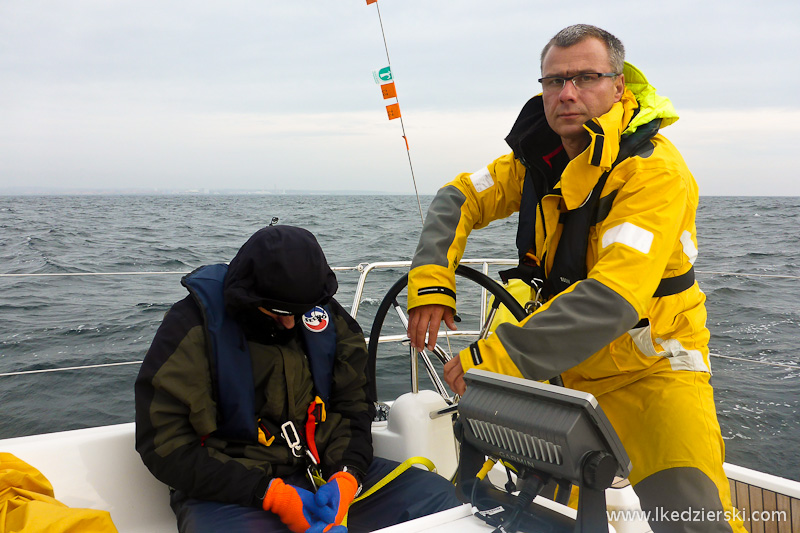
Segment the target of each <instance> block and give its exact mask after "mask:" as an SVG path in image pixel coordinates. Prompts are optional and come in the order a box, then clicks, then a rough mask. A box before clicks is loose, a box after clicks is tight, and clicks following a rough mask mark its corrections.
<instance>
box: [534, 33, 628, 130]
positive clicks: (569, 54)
mask: <svg viewBox="0 0 800 533" xmlns="http://www.w3.org/2000/svg"><path fill="white" fill-rule="evenodd" d="M588 72H601V73H603V72H612V67H611V62H610V61H609V58H608V50H607V49H606V46H605V44H603V42H602V41H600V40H599V39H595V38H594V37H590V38H587V39H584V40H583V41H581V42H579V43H578V44H575V45H573V46H569V47H567V48H561V47H558V46H553V47H551V48H550V50H548V51H547V55H545V57H544V61H543V62H542V77H543V78H544V77H548V76H563V77H569V76H574V75H575V74H581V73H588ZM624 92H625V81H624V79H623V77H622V76H617V77H616V78H600V79H599V80H598V81H597V83H595V84H594V85H593V86H591V87H588V88H584V89H576V88H575V85H573V84H572V82H571V81H567V82H566V83H565V84H564V88H563V89H561V90H560V91H544V93H543V94H542V98H543V99H544V114H545V117H546V118H547V123H548V124H549V125H550V128H552V129H553V131H555V132H556V133H557V134H558V135H560V136H561V139H562V141H563V142H564V143H565V144H567V143H588V139H589V134H588V133H587V132H586V130H584V129H583V124H584V123H585V122H587V121H589V120H591V119H593V118H595V117H599V116H601V115H604V114H605V113H607V112H608V111H609V110H610V109H611V106H612V105H613V104H614V103H615V102H619V100H620V98H621V97H622V94H623V93H624Z"/></svg>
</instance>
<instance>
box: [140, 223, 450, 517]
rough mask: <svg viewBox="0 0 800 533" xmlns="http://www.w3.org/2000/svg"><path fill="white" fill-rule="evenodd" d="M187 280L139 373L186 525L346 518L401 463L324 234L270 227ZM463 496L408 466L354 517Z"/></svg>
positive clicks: (148, 456) (431, 506) (410, 510)
mask: <svg viewBox="0 0 800 533" xmlns="http://www.w3.org/2000/svg"><path fill="white" fill-rule="evenodd" d="M182 283H183V285H184V286H186V287H187V289H189V292H190V295H189V296H187V297H186V298H184V299H183V300H181V301H179V302H177V303H176V304H175V305H173V306H172V308H171V309H170V311H169V312H168V313H167V314H166V316H165V318H164V321H163V323H162V324H161V327H160V328H159V329H158V332H157V333H156V336H155V338H154V339H153V343H152V345H151V346H150V350H149V351H148V352H147V356H146V357H145V360H144V362H143V364H142V367H141V370H140V372H139V376H138V378H137V380H136V449H137V451H138V452H139V454H140V455H141V457H142V460H143V461H144V463H145V465H147V467H148V468H149V469H150V471H151V472H152V473H153V475H154V476H155V477H157V478H158V479H159V480H161V481H162V482H164V483H166V484H167V485H169V486H170V487H171V488H172V489H173V491H172V495H171V505H172V508H173V510H174V511H175V514H176V516H177V519H178V528H179V530H180V531H186V532H200V531H208V532H219V531H224V532H226V533H231V532H233V531H259V532H260V533H266V532H271V531H276V532H277V531H283V532H285V531H287V529H288V530H291V531H295V532H305V531H310V532H312V533H317V532H321V531H323V530H324V531H331V532H333V533H336V532H337V531H338V532H342V531H345V528H344V526H342V525H341V523H342V520H343V518H344V516H345V513H347V511H348V508H349V506H350V504H351V502H352V501H353V499H354V497H355V496H356V494H357V493H358V492H359V491H360V490H361V488H362V485H363V487H364V488H366V489H368V488H369V487H370V486H371V485H373V484H375V483H376V482H378V481H379V480H380V479H382V478H383V477H384V476H385V475H386V474H388V473H389V472H390V471H391V470H392V469H393V468H394V467H395V466H397V463H394V462H392V461H388V460H385V459H381V458H377V457H376V458H373V454H372V438H371V433H370V428H371V423H372V419H373V416H374V404H373V400H374V398H370V397H369V382H368V381H369V380H368V377H367V373H366V369H367V350H366V346H365V343H364V335H363V334H362V332H361V329H360V328H359V326H358V324H357V323H356V322H355V320H353V318H352V317H351V316H350V315H349V314H348V313H347V312H346V311H345V310H344V309H343V308H342V306H341V305H339V303H338V302H337V301H336V300H334V299H333V294H334V293H335V292H336V289H337V287H338V284H337V281H336V276H335V275H334V273H333V271H331V269H330V268H329V267H328V264H327V261H326V260H325V256H324V254H323V252H322V249H321V248H320V246H319V244H318V243H317V241H316V239H315V238H314V236H313V235H312V234H311V233H309V232H308V231H306V230H304V229H301V228H295V227H290V226H269V227H265V228H263V229H261V230H259V231H258V232H256V233H255V234H254V235H253V236H252V237H251V238H250V239H249V240H248V241H247V242H246V243H245V244H244V246H242V248H241V249H240V250H239V252H238V253H237V254H236V257H235V258H234V259H233V260H232V261H231V263H230V265H229V266H226V265H224V264H219V265H209V266H206V267H201V268H199V269H197V270H195V271H194V272H192V273H191V274H189V275H187V276H185V277H184V278H183V280H182ZM312 478H314V479H315V480H316V482H315V483H312V481H311V479H312ZM326 480H327V482H326ZM317 485H321V486H319V488H318V489H317V488H316V486H317ZM456 505H459V501H458V500H457V499H456V497H455V493H454V490H453V487H452V485H451V484H450V483H449V482H448V481H447V480H445V479H444V478H442V477H440V476H438V475H436V474H433V473H430V472H425V471H423V470H419V469H416V468H411V469H410V470H408V471H406V472H405V473H403V474H402V475H401V476H400V477H399V478H397V479H395V480H394V481H392V482H391V483H389V484H388V485H386V486H385V487H384V488H382V489H380V490H379V491H378V492H376V493H375V494H373V495H371V496H370V497H369V498H367V499H365V500H363V501H362V502H358V503H356V504H354V505H353V507H352V509H350V514H349V516H348V520H347V522H348V527H349V528H350V530H351V531H372V530H374V529H378V528H381V527H386V526H389V525H392V524H395V523H398V522H402V521H405V520H409V519H412V518H416V517H419V516H424V515H426V514H430V513H434V512H437V511H440V510H444V509H447V508H450V507H454V506H456Z"/></svg>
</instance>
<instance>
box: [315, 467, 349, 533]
mask: <svg viewBox="0 0 800 533" xmlns="http://www.w3.org/2000/svg"><path fill="white" fill-rule="evenodd" d="M356 492H358V481H356V478H355V477H354V476H353V475H352V474H350V473H348V472H336V473H335V474H334V475H332V476H331V477H330V479H329V480H328V482H327V483H326V484H324V485H322V486H321V487H320V488H319V489H318V490H317V493H316V494H315V495H314V499H315V501H316V505H317V513H318V515H319V517H320V518H321V519H322V520H324V521H325V522H327V524H328V525H327V527H325V528H324V529H323V530H322V531H324V532H328V533H336V532H337V531H340V530H344V531H346V529H344V527H343V526H341V525H340V524H341V523H342V520H344V516H345V515H346V514H347V510H348V509H349V508H350V504H351V503H353V498H355V497H356ZM340 528H341V529H340Z"/></svg>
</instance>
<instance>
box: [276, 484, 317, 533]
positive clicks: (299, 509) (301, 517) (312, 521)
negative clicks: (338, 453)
mask: <svg viewBox="0 0 800 533" xmlns="http://www.w3.org/2000/svg"><path fill="white" fill-rule="evenodd" d="M263 507H264V510H265V511H271V512H273V513H275V514H276V515H278V518H280V519H281V522H283V523H284V524H286V525H287V526H288V527H289V529H291V530H292V531H294V532H295V533H305V532H306V531H308V530H309V529H311V527H312V526H316V527H315V528H314V529H315V530H321V529H322V528H323V527H324V525H325V523H324V522H321V521H320V519H319V518H318V517H317V504H316V503H315V501H314V495H313V494H312V493H311V492H309V491H307V490H305V489H301V488H300V487H295V486H294V485H287V484H286V483H284V482H283V480H282V479H281V478H278V477H276V478H275V479H273V480H272V481H270V483H269V488H268V489H267V493H266V494H265V495H264V502H263Z"/></svg>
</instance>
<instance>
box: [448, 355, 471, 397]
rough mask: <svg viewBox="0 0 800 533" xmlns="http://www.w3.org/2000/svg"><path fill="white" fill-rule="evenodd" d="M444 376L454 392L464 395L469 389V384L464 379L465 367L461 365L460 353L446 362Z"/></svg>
mask: <svg viewBox="0 0 800 533" xmlns="http://www.w3.org/2000/svg"><path fill="white" fill-rule="evenodd" d="M442 376H443V377H444V381H445V383H447V385H448V386H449V387H450V389H451V390H452V391H453V392H455V393H456V394H458V395H461V396H463V395H464V392H465V391H466V390H467V384H466V382H465V381H464V368H463V367H462V366H461V357H460V354H456V355H455V357H453V358H452V359H450V360H449V361H448V362H447V363H445V365H444V372H443V373H442Z"/></svg>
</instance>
